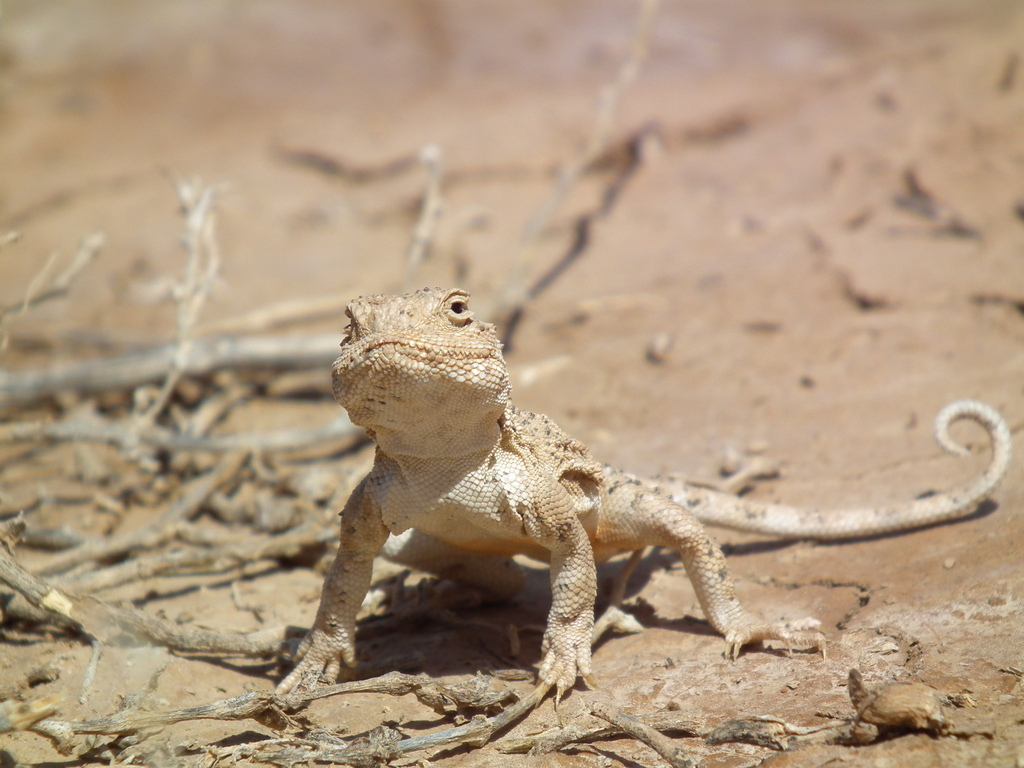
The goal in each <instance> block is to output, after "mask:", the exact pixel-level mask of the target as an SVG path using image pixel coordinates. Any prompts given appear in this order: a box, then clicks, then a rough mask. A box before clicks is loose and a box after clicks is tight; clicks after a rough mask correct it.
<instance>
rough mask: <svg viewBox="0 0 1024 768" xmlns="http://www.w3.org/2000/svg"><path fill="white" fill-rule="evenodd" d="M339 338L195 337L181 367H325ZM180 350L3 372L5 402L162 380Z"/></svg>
mask: <svg viewBox="0 0 1024 768" xmlns="http://www.w3.org/2000/svg"><path fill="white" fill-rule="evenodd" d="M338 338H339V337H338V334H337V333H330V334H326V333H325V334H318V335H313V336H272V337H255V338H245V337H235V336H212V337H209V338H202V339H195V340H193V341H192V344H191V350H190V352H189V355H188V359H187V360H186V361H185V364H184V367H183V368H182V369H181V371H180V372H181V374H182V375H188V376H203V375H206V374H209V373H211V372H212V371H216V370H222V369H226V368H285V369H293V368H318V367H323V368H324V369H325V370H326V369H327V368H328V367H329V366H330V364H331V362H332V361H333V360H334V358H335V357H337V356H338ZM177 351H178V345H177V344H168V345H165V346H162V347H157V348H156V349H151V350H147V351H145V352H135V353H132V354H128V355H124V356H122V357H114V358H108V359H106V360H87V361H84V362H78V363H69V364H66V365H61V366H54V367H51V368H45V369H41V370H28V371H18V372H11V371H0V405H6V404H10V403H19V402H31V401H33V400H39V399H41V398H44V397H48V396H52V395H55V394H58V393H61V392H80V393H93V392H102V391H104V390H111V389H125V388H131V387H136V386H139V385H140V384H147V383H152V382H155V381H159V380H160V379H161V378H163V377H164V376H166V375H167V370H168V368H170V367H171V366H172V365H174V360H175V356H176V355H177ZM325 375H326V374H325Z"/></svg>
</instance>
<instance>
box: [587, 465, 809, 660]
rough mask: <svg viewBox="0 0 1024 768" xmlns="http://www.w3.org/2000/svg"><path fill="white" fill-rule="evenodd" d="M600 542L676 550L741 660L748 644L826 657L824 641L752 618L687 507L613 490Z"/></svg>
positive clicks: (620, 487)
mask: <svg viewBox="0 0 1024 768" xmlns="http://www.w3.org/2000/svg"><path fill="white" fill-rule="evenodd" d="M597 538H598V540H599V541H600V542H601V543H602V545H606V546H609V547H613V546H617V547H621V548H622V549H635V548H639V547H643V546H661V547H670V548H672V549H675V550H677V551H678V552H679V554H680V556H681V557H682V559H683V565H684V566H685V567H686V574H687V576H688V577H689V579H690V582H691V583H692V584H693V589H694V591H695V592H696V595H697V600H698V602H699V603H700V607H701V609H702V610H703V611H704V615H705V617H706V618H707V619H708V621H709V622H710V623H711V625H712V626H713V627H714V628H715V629H716V630H718V631H719V632H720V633H721V634H722V635H724V636H725V641H726V653H727V655H728V656H729V657H730V658H733V659H735V658H736V657H737V656H738V655H739V652H740V649H741V648H742V647H743V646H744V645H747V644H748V643H754V642H759V641H761V640H780V641H782V642H784V643H786V645H787V648H789V649H792V648H793V647H794V646H797V647H814V648H816V649H818V650H821V651H822V652H823V653H824V635H822V634H821V632H820V631H818V630H817V629H810V628H808V625H811V626H817V622H813V621H810V620H805V621H804V622H801V623H800V624H801V625H802V626H800V627H791V626H789V625H787V624H784V623H781V622H779V623H773V622H765V621H761V620H758V619H756V618H754V617H753V616H751V615H750V614H748V613H747V612H746V611H745V610H744V608H743V606H742V605H741V604H740V601H739V599H738V598H737V597H736V589H735V587H734V585H733V581H732V577H731V576H730V574H729V568H728V565H727V564H726V560H725V556H724V555H723V554H722V550H721V549H720V548H719V547H718V545H717V544H715V543H714V542H713V541H712V540H711V539H710V538H708V535H707V533H705V531H704V527H703V526H702V525H701V523H700V521H698V520H697V518H695V517H694V516H693V515H692V514H690V512H689V511H688V510H687V509H685V508H684V507H682V506H680V505H679V504H676V503H675V502H673V501H671V500H670V499H668V498H666V497H664V496H662V495H661V494H658V493H656V492H654V491H652V490H651V489H650V488H647V487H645V486H643V485H640V484H638V483H636V482H635V481H632V480H631V479H628V478H624V479H623V480H622V481H621V482H618V481H613V482H611V483H610V484H609V493H608V495H607V497H606V503H605V504H604V506H603V509H602V514H601V518H600V521H599V524H598V531H597Z"/></svg>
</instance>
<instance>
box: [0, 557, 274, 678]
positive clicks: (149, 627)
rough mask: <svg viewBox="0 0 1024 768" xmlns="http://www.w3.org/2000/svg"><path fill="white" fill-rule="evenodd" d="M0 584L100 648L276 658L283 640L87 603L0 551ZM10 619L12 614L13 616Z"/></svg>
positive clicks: (43, 615)
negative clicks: (133, 641)
mask: <svg viewBox="0 0 1024 768" xmlns="http://www.w3.org/2000/svg"><path fill="white" fill-rule="evenodd" d="M0 582H2V583H4V584H6V585H7V586H8V587H10V588H11V589H13V590H14V591H15V592H17V593H18V594H19V595H21V596H22V597H24V598H25V599H26V600H28V602H29V603H31V605H32V606H34V607H35V608H36V609H37V610H38V611H40V612H41V616H37V617H31V618H42V620H48V621H51V622H55V623H57V624H58V625H61V626H66V627H72V628H74V629H77V630H79V631H81V632H84V633H86V634H87V635H89V636H90V637H94V638H96V639H97V640H99V641H101V642H109V641H110V640H112V639H114V638H116V637H118V636H119V635H122V634H124V633H128V634H129V635H132V636H135V637H138V638H141V639H143V640H145V641H147V642H150V643H154V644H156V645H162V646H165V647H166V648H169V649H171V650H175V651H184V652H190V653H220V654H228V655H239V656H246V657H255V658H259V657H268V656H273V655H275V654H277V653H278V652H279V651H280V649H281V644H282V643H283V642H284V640H285V635H286V632H285V628H283V627H274V628H270V629H264V630H260V631H258V632H249V633H241V632H218V631H216V630H212V629H204V628H202V627H184V626H181V625H179V624H176V623H174V622H172V621H167V620H166V619H161V618H159V617H156V616H150V615H149V614H147V613H144V612H143V611H140V610H138V609H137V608H133V607H123V606H112V605H107V604H106V603H103V602H101V601H99V600H95V599H93V598H91V597H80V596H78V595H76V594H74V593H72V592H68V591H65V590H62V589H58V588H57V587H55V586H53V585H52V584H50V583H49V582H46V581H44V580H42V579H39V578H37V577H36V576H33V575H32V574H30V573H29V572H28V571H26V570H25V569H23V568H22V567H21V566H19V565H18V564H17V563H16V562H14V560H13V559H12V558H11V556H10V554H9V553H8V551H7V549H6V548H5V547H2V546H0ZM12 613H13V611H12Z"/></svg>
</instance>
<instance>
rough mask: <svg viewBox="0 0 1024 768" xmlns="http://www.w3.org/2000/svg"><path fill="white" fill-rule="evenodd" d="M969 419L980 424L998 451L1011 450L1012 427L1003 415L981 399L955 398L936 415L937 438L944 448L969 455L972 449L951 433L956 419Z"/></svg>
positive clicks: (959, 454) (957, 453)
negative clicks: (950, 428) (955, 438)
mask: <svg viewBox="0 0 1024 768" xmlns="http://www.w3.org/2000/svg"><path fill="white" fill-rule="evenodd" d="M963 419H969V420H971V421H974V422H976V423H977V424H980V425H981V426H982V427H983V428H984V429H985V431H986V432H988V436H989V439H990V440H991V441H992V448H993V450H996V451H1006V452H1009V450H1010V446H1011V442H1012V438H1011V435H1010V427H1009V425H1007V423H1006V420H1005V419H1004V418H1003V417H1002V415H1001V414H1000V413H999V411H997V410H996V409H995V408H993V407H992V406H991V405H988V404H987V403H983V402H981V401H980V400H954V401H953V402H952V403H950V404H949V405H947V406H946V407H945V408H943V409H942V410H941V411H939V414H938V415H937V416H936V417H935V439H936V441H937V442H938V443H939V445H940V446H941V447H942V448H943V450H945V451H947V452H949V453H952V454H955V455H957V456H967V455H969V454H970V450H969V449H968V448H967V447H965V446H963V445H961V444H960V443H958V442H956V441H955V440H954V439H953V438H952V437H951V436H950V434H949V427H950V425H951V424H952V423H953V422H955V421H961V420H963Z"/></svg>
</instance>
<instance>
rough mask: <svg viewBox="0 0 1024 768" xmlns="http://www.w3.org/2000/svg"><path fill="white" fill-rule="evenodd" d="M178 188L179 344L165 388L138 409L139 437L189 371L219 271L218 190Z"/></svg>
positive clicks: (176, 295)
mask: <svg viewBox="0 0 1024 768" xmlns="http://www.w3.org/2000/svg"><path fill="white" fill-rule="evenodd" d="M176 188H177V191H178V201H179V202H180V203H181V210H182V215H183V216H184V217H185V234H184V236H183V237H182V246H183V247H184V249H185V253H186V255H187V257H188V258H187V261H186V263H185V273H184V275H183V276H182V280H181V282H180V283H178V284H177V285H175V286H174V289H173V296H174V302H175V304H176V306H177V311H176V320H177V329H176V330H177V341H176V343H175V347H174V355H173V357H172V358H171V367H170V369H169V370H168V372H167V374H166V378H165V379H164V383H163V386H162V387H161V388H160V391H159V392H158V393H157V395H156V397H154V398H153V400H152V402H150V403H148V404H147V405H145V406H144V407H143V408H141V409H137V411H136V413H135V414H134V416H135V418H134V419H133V421H134V429H135V432H136V433H137V434H140V435H141V434H142V433H143V432H145V431H146V430H147V429H148V428H149V427H152V426H153V424H155V423H156V420H157V417H158V416H159V415H160V414H161V413H162V412H163V410H164V408H165V407H166V405H167V401H168V400H169V399H170V397H171V394H172V393H173V392H174V388H175V387H176V386H177V384H178V381H179V380H180V379H181V377H182V375H183V373H184V372H185V370H186V369H187V368H188V358H189V355H190V353H191V351H192V328H193V326H194V325H195V323H196V320H197V318H198V317H199V312H200V310H201V309H202V307H203V304H204V303H205V302H206V298H207V297H208V296H209V294H210V291H211V290H212V289H213V282H214V280H215V279H216V278H217V274H218V272H219V271H220V252H219V250H218V249H217V241H216V237H215V222H216V219H215V218H214V215H213V201H214V197H215V189H214V188H213V187H200V186H199V184H198V182H186V181H179V182H178V183H177V185H176Z"/></svg>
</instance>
